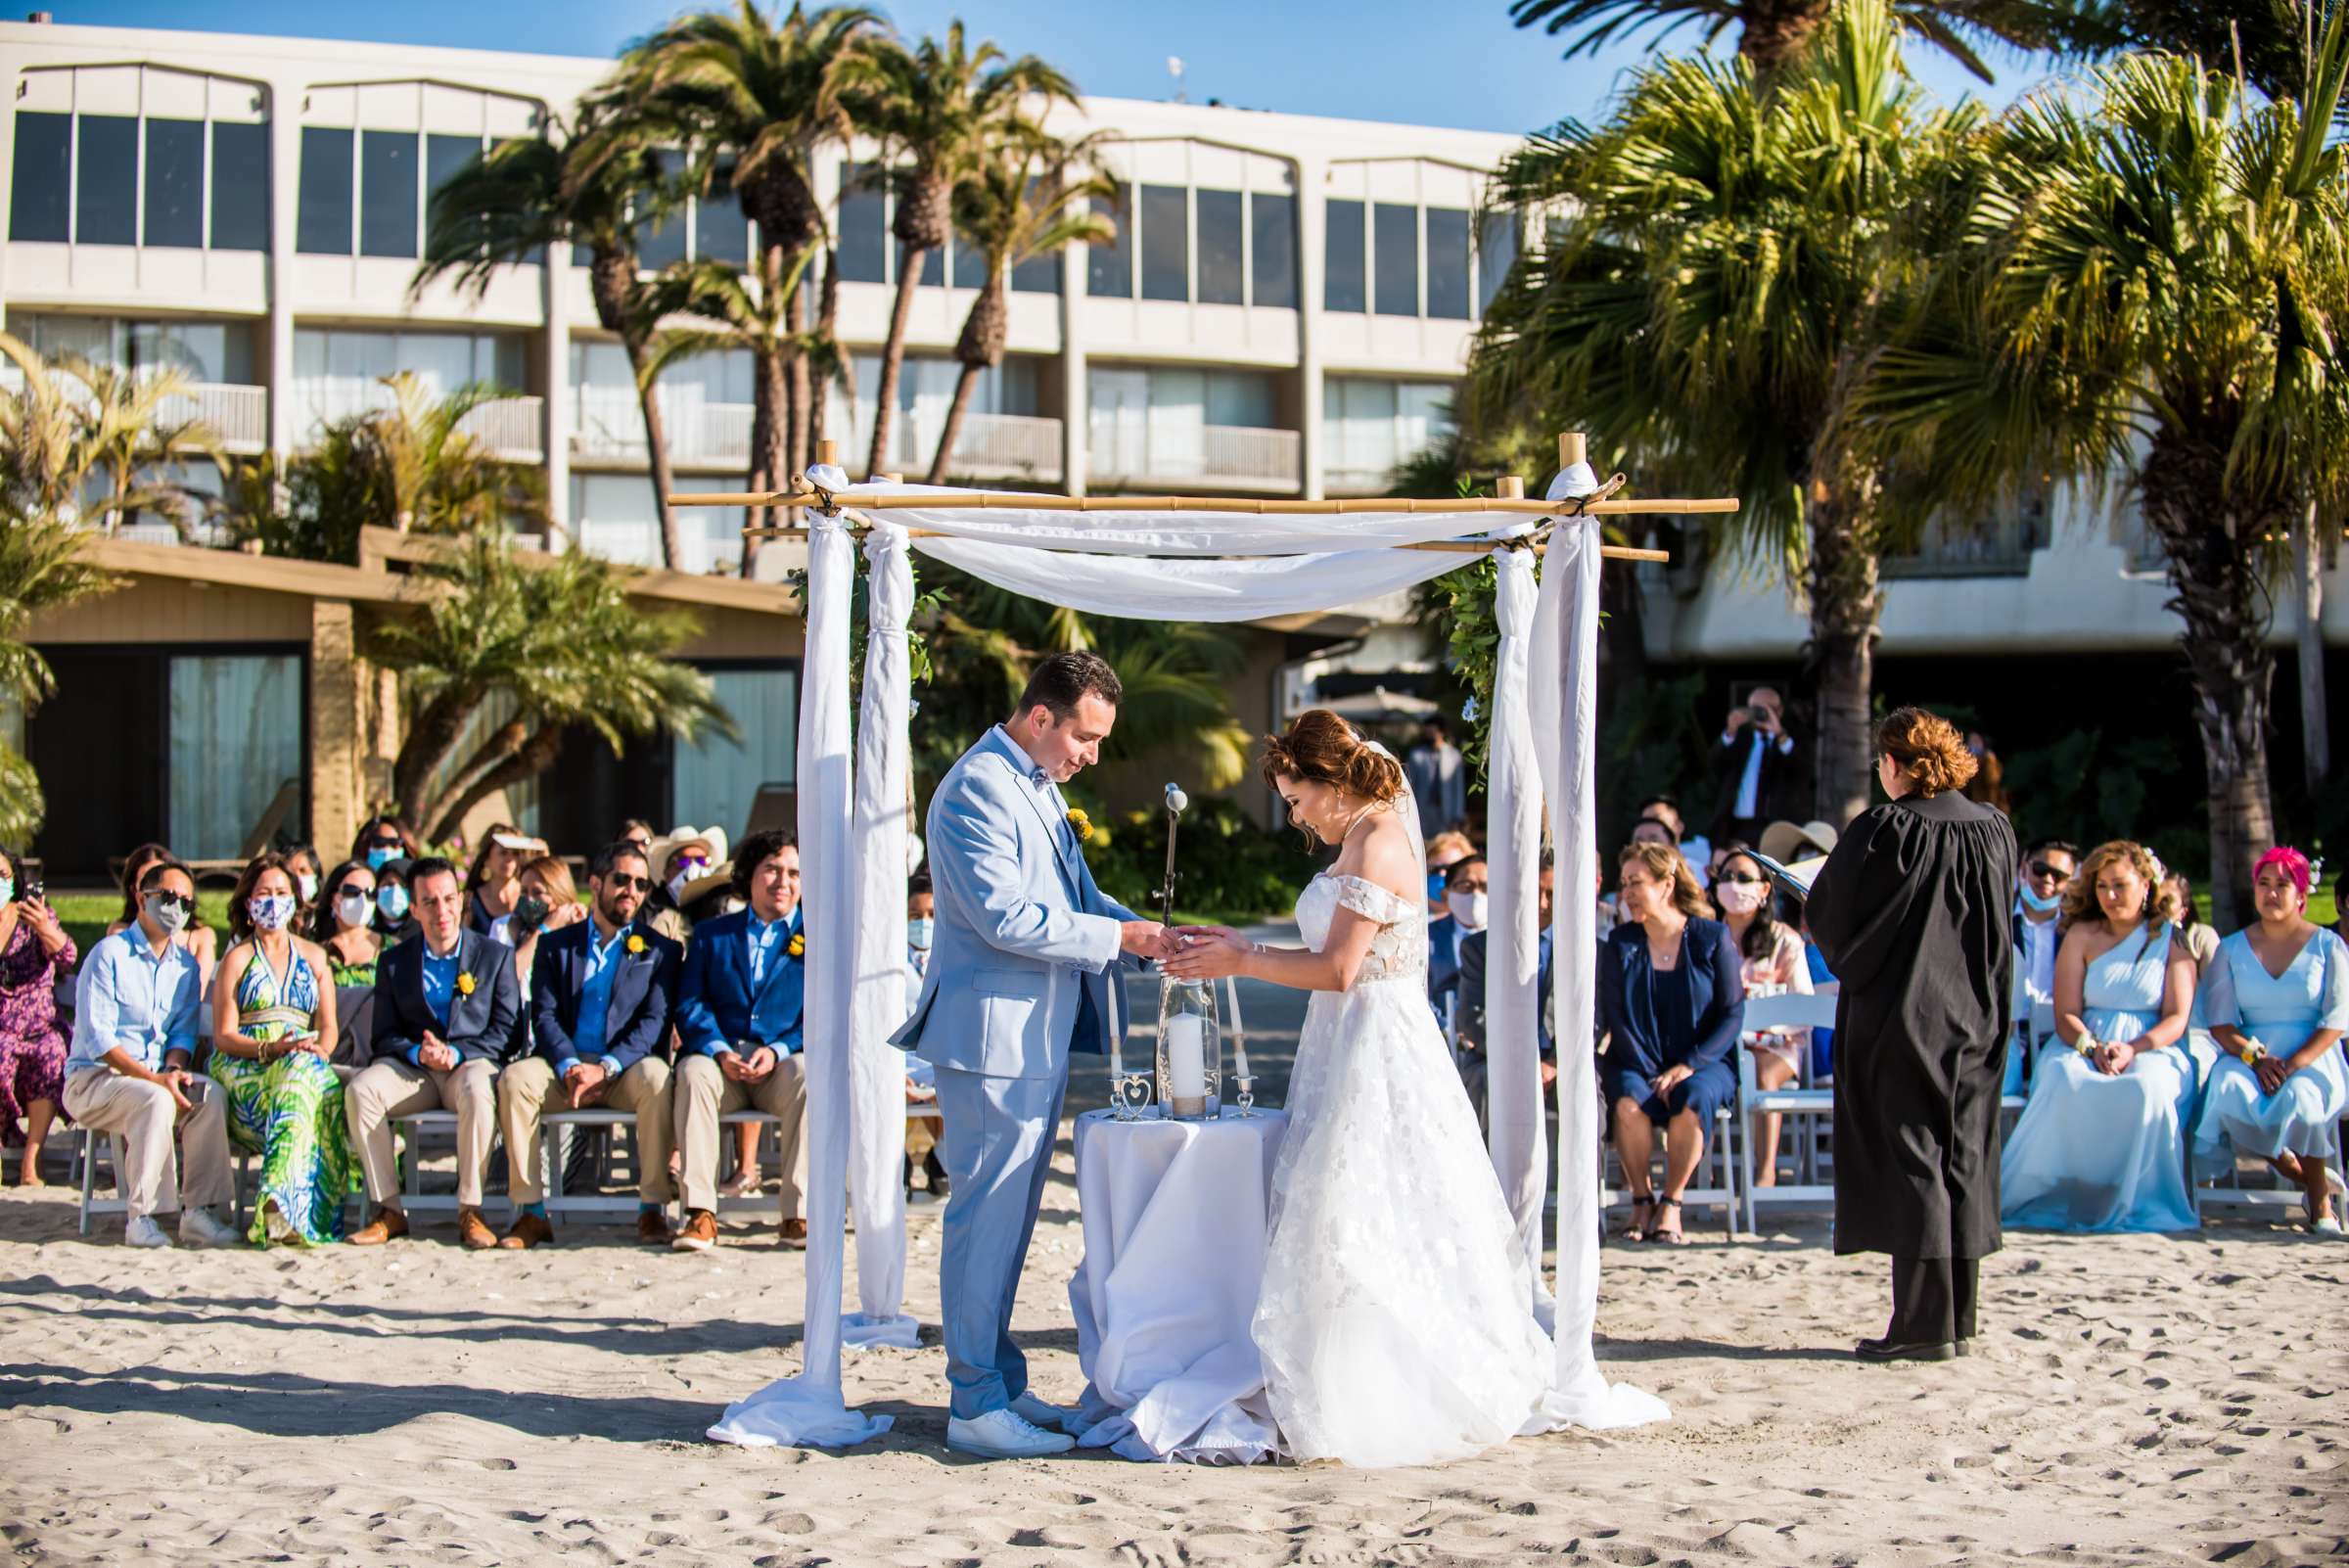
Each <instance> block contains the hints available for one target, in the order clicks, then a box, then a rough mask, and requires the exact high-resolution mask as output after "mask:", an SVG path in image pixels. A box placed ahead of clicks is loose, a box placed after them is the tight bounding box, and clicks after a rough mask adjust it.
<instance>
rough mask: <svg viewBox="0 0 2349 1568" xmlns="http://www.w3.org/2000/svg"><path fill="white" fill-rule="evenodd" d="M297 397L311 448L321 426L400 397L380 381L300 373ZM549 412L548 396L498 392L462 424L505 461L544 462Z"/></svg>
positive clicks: (467, 432) (462, 428) (376, 410)
mask: <svg viewBox="0 0 2349 1568" xmlns="http://www.w3.org/2000/svg"><path fill="white" fill-rule="evenodd" d="M293 397H294V405H295V407H297V408H299V409H300V410H302V411H303V412H305V413H307V414H308V416H309V419H308V422H307V424H306V427H305V428H304V430H303V433H302V437H301V442H302V444H303V445H304V446H305V447H307V446H311V445H314V444H316V442H317V438H318V431H319V428H320V427H322V426H325V425H331V424H334V423H335V422H337V421H339V420H345V419H350V418H352V417H354V416H356V415H360V414H372V413H379V412H383V411H386V410H389V409H391V407H393V406H394V405H395V403H396V401H397V399H396V398H395V397H394V396H393V394H392V392H391V388H390V387H387V386H385V385H384V384H383V383H382V382H380V381H375V380H371V379H370V380H352V379H345V378H340V377H337V378H329V379H326V380H311V379H306V378H299V377H298V378H297V379H296V380H295V382H294V386H293ZM545 411H546V399H544V398H542V397H496V398H492V399H490V400H489V401H487V402H484V403H480V404H477V405H476V406H475V407H474V410H473V411H472V412H471V413H469V414H467V415H466V416H465V417H464V418H463V419H462V420H460V421H459V422H458V424H457V429H458V430H459V431H460V432H462V433H463V434H465V435H467V436H470V437H472V438H474V439H475V440H477V441H480V442H481V443H482V445H483V446H484V447H485V448H487V450H488V452H489V455H490V456H492V457H494V458H496V459H497V460H498V461H499V462H501V463H524V464H534V463H541V462H544V461H545V460H546V443H545V440H544V439H543V437H542V434H541V433H542V431H543V429H544V427H545V419H546V413H545Z"/></svg>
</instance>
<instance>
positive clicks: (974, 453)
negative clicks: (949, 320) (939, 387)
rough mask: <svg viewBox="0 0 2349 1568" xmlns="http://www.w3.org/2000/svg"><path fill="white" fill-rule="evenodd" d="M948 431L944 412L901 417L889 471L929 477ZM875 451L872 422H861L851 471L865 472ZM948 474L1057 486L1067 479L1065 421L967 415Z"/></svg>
mask: <svg viewBox="0 0 2349 1568" xmlns="http://www.w3.org/2000/svg"><path fill="white" fill-rule="evenodd" d="M945 429H946V421H945V414H944V411H943V410H941V411H939V412H936V413H932V412H929V411H927V410H918V411H915V412H911V413H900V414H899V415H898V417H897V418H896V419H895V420H894V421H892V422H891V424H890V427H889V444H890V451H889V454H888V463H889V467H890V468H891V469H894V470H895V471H897V472H898V473H900V474H903V475H905V476H907V477H908V478H911V479H919V478H921V477H922V476H923V475H925V474H927V473H929V472H930V459H931V458H932V457H934V456H936V455H937V452H938V442H939V438H941V437H943V436H944V434H945ZM872 449H873V427H872V423H871V421H870V420H860V421H859V422H858V424H857V429H856V432H855V442H854V446H853V448H852V455H851V462H850V466H851V468H852V469H855V470H861V468H862V467H863V461H864V457H865V454H866V453H868V452H870V451H871V450H872ZM946 472H947V474H949V475H950V476H951V477H953V478H955V479H958V480H1011V481H1015V482H1024V483H1027V484H1058V483H1059V482H1060V475H1061V464H1060V421H1059V420H1057V419H1045V418H1042V417H1039V416H1037V415H1035V414H965V415H963V416H962V429H961V430H960V431H958V432H957V433H956V434H955V437H954V455H953V456H952V457H951V458H949V459H948V460H947V462H946Z"/></svg>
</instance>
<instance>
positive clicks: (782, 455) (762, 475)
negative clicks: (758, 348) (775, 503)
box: [742, 352, 792, 577]
mask: <svg viewBox="0 0 2349 1568" xmlns="http://www.w3.org/2000/svg"><path fill="white" fill-rule="evenodd" d="M754 368H755V369H756V370H757V372H758V375H759V386H758V392H757V394H756V401H757V403H758V406H759V409H760V414H759V415H756V416H754V417H753V420H752V433H751V440H752V448H751V457H752V460H753V462H754V463H755V464H756V465H757V467H756V468H755V469H754V470H753V476H752V481H751V487H752V488H753V489H767V490H780V489H786V488H788V487H789V486H790V484H791V478H790V476H791V474H792V469H791V468H790V466H789V465H790V457H789V455H788V452H787V449H786V447H785V445H784V441H785V438H786V429H785V427H786V422H787V420H788V418H789V414H790V399H791V379H790V374H789V372H788V371H786V370H785V369H784V366H783V358H782V356H781V355H780V354H776V353H766V352H761V353H760V355H759V360H758V363H757V365H756V366H755V367H754ZM748 521H749V526H750V527H752V528H763V527H768V526H771V525H772V524H773V523H775V522H778V521H780V513H779V509H772V508H768V509H756V508H755V509H754V510H753V513H752V516H751V518H750V519H749V520H748ZM759 545H760V541H759V540H758V539H755V538H746V539H744V540H743V541H742V575H743V576H745V577H749V576H752V574H753V571H754V569H755V568H756V567H757V566H758V563H759Z"/></svg>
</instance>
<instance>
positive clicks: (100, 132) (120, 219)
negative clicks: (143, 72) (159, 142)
mask: <svg viewBox="0 0 2349 1568" xmlns="http://www.w3.org/2000/svg"><path fill="white" fill-rule="evenodd" d="M75 120H76V122H77V123H76V125H75V134H74V138H73V206H74V239H75V241H76V242H77V243H78V244H81V245H136V244H138V243H139V208H138V191H139V121H138V118H137V116H136V115H76V116H75Z"/></svg>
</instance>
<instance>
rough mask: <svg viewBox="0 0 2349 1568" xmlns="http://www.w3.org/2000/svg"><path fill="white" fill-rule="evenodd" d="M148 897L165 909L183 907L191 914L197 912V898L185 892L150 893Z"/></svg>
mask: <svg viewBox="0 0 2349 1568" xmlns="http://www.w3.org/2000/svg"><path fill="white" fill-rule="evenodd" d="M147 897H148V898H150V899H154V900H155V901H156V903H157V904H158V905H160V906H161V907H162V908H165V909H174V908H176V909H183V910H185V911H187V912H188V913H189V914H194V913H195V912H196V900H195V899H191V898H189V897H188V896H187V895H186V894H184V893H150V894H149V895H147Z"/></svg>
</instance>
